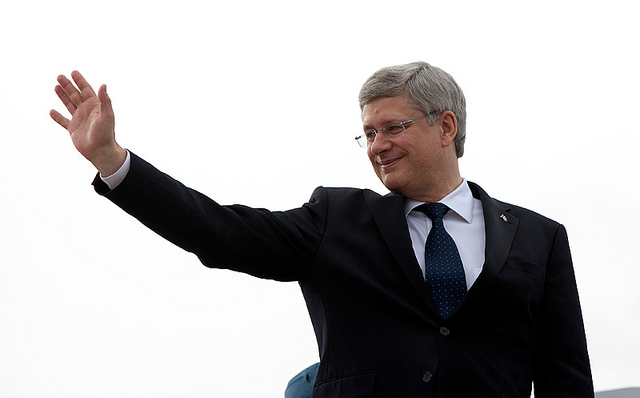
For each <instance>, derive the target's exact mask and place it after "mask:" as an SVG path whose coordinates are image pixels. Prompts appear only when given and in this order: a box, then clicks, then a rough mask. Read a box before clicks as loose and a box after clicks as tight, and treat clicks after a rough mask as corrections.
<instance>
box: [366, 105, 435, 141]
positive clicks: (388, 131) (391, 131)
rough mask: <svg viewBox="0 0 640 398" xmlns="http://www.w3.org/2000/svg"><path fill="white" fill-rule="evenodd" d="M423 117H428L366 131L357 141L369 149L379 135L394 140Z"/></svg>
mask: <svg viewBox="0 0 640 398" xmlns="http://www.w3.org/2000/svg"><path fill="white" fill-rule="evenodd" d="M432 113H433V112H432ZM423 117H427V115H422V116H419V117H417V118H415V119H411V120H407V121H406V122H396V123H390V124H388V125H386V126H385V127H383V128H380V129H377V130H376V129H368V130H365V131H364V133H363V134H361V135H359V136H357V137H356V141H357V142H358V145H360V147H362V148H368V147H370V146H371V145H372V144H373V141H375V139H376V135H378V133H382V134H384V136H385V137H387V138H389V139H393V137H396V136H398V135H399V134H402V133H404V132H405V131H406V129H407V127H409V126H410V125H411V123H413V122H415V121H416V120H418V119H422V118H423Z"/></svg>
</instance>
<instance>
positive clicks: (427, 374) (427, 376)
mask: <svg viewBox="0 0 640 398" xmlns="http://www.w3.org/2000/svg"><path fill="white" fill-rule="evenodd" d="M431 379H433V373H431V372H429V371H426V372H424V374H423V375H422V381H424V382H425V383H429V382H431Z"/></svg>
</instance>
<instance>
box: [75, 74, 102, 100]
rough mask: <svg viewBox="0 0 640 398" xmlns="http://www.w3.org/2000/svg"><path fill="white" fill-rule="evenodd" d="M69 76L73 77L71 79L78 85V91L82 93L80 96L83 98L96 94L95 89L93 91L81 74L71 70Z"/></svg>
mask: <svg viewBox="0 0 640 398" xmlns="http://www.w3.org/2000/svg"><path fill="white" fill-rule="evenodd" d="M71 77H72V78H73V81H74V82H76V84H77V85H78V88H79V89H80V92H81V93H82V97H83V98H84V99H87V98H90V97H95V96H96V93H95V91H93V88H92V87H91V85H90V84H89V83H87V80H86V79H85V78H84V77H83V76H82V74H81V73H80V72H78V71H77V70H74V71H73V72H71Z"/></svg>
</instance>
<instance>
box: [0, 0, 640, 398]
mask: <svg viewBox="0 0 640 398" xmlns="http://www.w3.org/2000/svg"><path fill="white" fill-rule="evenodd" d="M18 3H19V4H18ZM633 3H634V2H632V1H619V0H611V1H598V2H594V1H562V0H553V1H538V2H527V3H525V2H512V1H482V2H481V1H471V0H469V1H438V2H430V1H424V0H420V1H403V0H396V1H371V0H369V1H346V0H340V1H324V2H322V3H307V2H300V1H296V2H294V1H257V0H250V1H237V2H205V1H192V0H184V1H181V2H165V1H155V2H151V1H148V2H147V1H145V2H142V1H135V0H129V1H122V0H113V1H110V2H91V1H86V0H83V1H68V0H62V1H51V2H42V1H37V2H31V1H20V2H13V4H10V5H4V6H3V10H2V14H1V15H0V61H1V62H0V71H1V72H2V74H1V76H2V78H1V79H0V133H1V134H2V145H1V146H0V181H1V184H2V194H1V195H0V226H1V231H2V235H3V236H2V239H1V240H0V396H2V397H45V396H46V397H248V396H260V397H281V396H282V395H283V390H284V387H285V385H286V383H287V382H288V380H289V379H290V378H291V377H292V376H293V375H294V374H295V373H297V372H298V371H300V370H301V369H303V368H304V367H306V366H308V365H310V364H311V363H313V362H315V361H317V349H316V345H315V338H314V336H313V331H312V328H311V323H310V321H309V320H308V315H307V312H306V308H305V306H304V301H303V299H302V295H301V294H300V292H299V288H298V286H297V284H295V283H277V282H272V281H263V280H258V279H254V278H252V277H249V276H245V275H241V274H235V273H232V272H229V271H224V270H210V269H206V268H205V267H203V266H201V265H200V263H199V262H198V261H197V259H196V258H195V257H194V256H192V255H190V254H187V253H185V252H183V251H182V250H181V249H178V248H176V247H174V246H172V245H171V244H169V243H167V242H165V241H164V240H163V239H162V238H159V237H157V236H155V235H154V234H153V233H152V232H150V231H148V230H147V229H146V228H144V227H143V226H142V225H140V224H139V223H138V222H137V221H136V220H134V219H132V218H130V217H129V216H127V215H126V214H124V213H123V212H122V211H120V210H119V209H118V208H116V207H115V206H113V205H112V204H111V203H109V202H108V201H107V200H105V199H103V198H101V197H99V196H98V195H96V194H95V193H94V192H93V189H92V187H91V186H90V185H89V183H90V181H91V179H92V178H93V175H94V170H93V168H92V166H91V165H90V164H89V163H88V162H87V161H85V160H84V159H83V158H82V157H81V156H80V155H79V154H77V153H76V152H75V149H74V148H73V146H72V144H71V142H70V140H69V138H68V135H67V133H66V132H65V131H64V130H63V129H62V128H60V127H58V126H57V125H56V124H55V123H54V122H53V121H52V120H50V119H49V116H48V112H49V109H51V108H54V107H55V108H58V109H60V110H63V109H61V108H62V107H61V106H60V105H59V102H58V99H57V97H56V96H55V94H54V92H53V87H54V85H55V83H56V82H55V79H56V76H57V75H58V74H61V73H64V74H68V73H70V72H71V70H73V69H78V70H80V71H81V72H83V73H84V74H85V77H86V78H87V79H88V80H89V82H90V83H92V84H94V86H96V87H97V86H98V85H99V84H101V83H107V85H108V88H109V93H110V96H111V98H112V100H113V103H114V108H115V112H116V123H117V126H116V129H117V130H116V132H117V137H118V139H119V141H120V143H121V144H122V145H123V146H126V147H128V148H130V149H131V150H133V151H134V152H136V153H137V154H139V155H141V156H142V157H144V158H145V159H147V160H148V161H150V162H151V163H153V164H154V165H156V166H157V167H159V168H160V169H162V170H164V171H166V172H168V173H169V174H171V175H173V176H174V177H176V178H178V179H180V180H181V181H183V182H184V183H186V184H187V185H190V186H192V187H194V188H197V189H198V190H200V191H202V192H204V193H206V194H208V195H210V196H211V197H213V198H215V199H216V200H218V201H219V202H221V203H223V204H232V203H242V204H246V205H251V206H260V207H267V208H269V209H272V210H284V209H289V208H292V207H297V206H299V205H301V204H302V203H304V202H305V201H306V200H307V199H308V198H309V196H310V194H311V192H312V190H313V188H315V187H316V186H317V185H325V186H355V187H368V188H372V189H374V190H376V191H378V192H381V193H383V192H385V190H384V187H382V185H381V184H380V183H379V182H378V180H377V178H376V177H375V175H374V173H373V172H372V170H370V168H371V167H370V165H369V164H368V160H367V158H366V154H365V152H364V151H363V150H361V149H360V148H358V146H357V145H356V143H355V141H354V140H353V137H354V136H355V135H356V133H357V132H359V131H360V129H361V123H360V116H359V108H358V104H357V94H358V91H359V89H360V86H361V84H362V83H363V82H364V80H365V79H366V78H367V77H369V76H370V75H371V74H372V73H373V72H374V71H376V70H377V69H379V68H381V67H383V66H388V65H395V64H400V63H406V62H411V61H416V60H424V61H427V62H430V63H432V64H433V65H436V66H439V67H441V68H443V69H445V70H446V71H448V72H449V73H451V74H452V75H453V76H454V77H455V78H456V80H457V81H458V83H459V84H460V85H461V87H462V89H463V90H464V92H465V94H466V96H467V105H468V128H467V131H468V139H467V145H466V153H465V156H464V157H463V158H462V159H461V170H462V173H463V175H464V176H465V177H466V178H467V179H469V180H472V181H475V182H478V183H479V184H481V185H482V186H483V188H485V189H486V190H487V191H488V192H489V194H491V195H492V196H494V197H496V198H499V199H501V200H504V201H508V202H512V203H516V204H519V205H523V206H525V207H529V208H531V209H534V210H536V211H538V212H541V213H543V214H545V215H547V216H549V217H551V218H554V219H556V220H558V221H560V222H562V223H563V224H565V225H566V227H567V230H568V232H569V239H570V243H571V247H572V252H573V257H574V263H575V270H576V276H577V280H578V284H579V291H580V295H581V300H582V307H583V313H584V318H585V327H586V332H587V338H588V343H589V349H590V355H591V361H592V368H593V374H594V382H595V386H596V389H597V390H604V389H613V388H621V387H630V386H638V385H640V378H639V376H638V374H640V372H639V370H640V342H639V340H638V338H637V336H638V334H639V332H640V319H639V316H638V314H639V310H640V292H639V291H640V289H638V278H639V277H640V270H639V267H640V260H639V259H638V256H637V251H638V238H639V235H640V234H639V233H638V229H637V228H638V225H640V216H639V215H638V211H637V208H638V206H637V194H638V191H639V189H638V188H639V185H640V184H639V183H638V179H637V175H638V171H639V170H640V167H639V164H640V161H639V160H638V152H637V148H638V146H639V144H640V138H639V137H640V134H639V133H640V132H639V128H638V124H637V121H636V119H637V114H638V109H640V101H638V96H637V95H638V89H639V88H640V79H639V78H638V70H639V67H640V62H639V61H638V58H637V50H638V38H639V37H640V28H638V26H639V23H638V14H637V12H635V11H634V8H635V7H634V6H633Z"/></svg>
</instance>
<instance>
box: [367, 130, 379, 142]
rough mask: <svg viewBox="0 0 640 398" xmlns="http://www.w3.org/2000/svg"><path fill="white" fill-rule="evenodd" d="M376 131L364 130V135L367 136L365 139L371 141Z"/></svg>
mask: <svg viewBox="0 0 640 398" xmlns="http://www.w3.org/2000/svg"><path fill="white" fill-rule="evenodd" d="M376 134H377V132H376V131H375V130H367V131H365V132H364V135H365V137H367V141H373V140H375V139H376Z"/></svg>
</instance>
